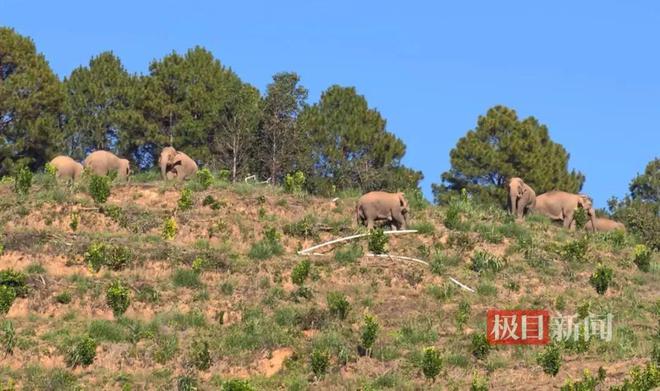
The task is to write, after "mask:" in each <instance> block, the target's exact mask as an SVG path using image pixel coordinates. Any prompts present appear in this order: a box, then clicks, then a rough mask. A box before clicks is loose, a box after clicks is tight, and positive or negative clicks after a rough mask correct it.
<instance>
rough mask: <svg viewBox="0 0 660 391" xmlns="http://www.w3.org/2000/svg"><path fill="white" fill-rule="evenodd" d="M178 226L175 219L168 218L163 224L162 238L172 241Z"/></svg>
mask: <svg viewBox="0 0 660 391" xmlns="http://www.w3.org/2000/svg"><path fill="white" fill-rule="evenodd" d="M176 231H177V225H176V220H174V217H168V218H167V219H165V222H164V223H163V232H162V236H163V238H164V239H166V240H172V239H174V237H175V236H176Z"/></svg>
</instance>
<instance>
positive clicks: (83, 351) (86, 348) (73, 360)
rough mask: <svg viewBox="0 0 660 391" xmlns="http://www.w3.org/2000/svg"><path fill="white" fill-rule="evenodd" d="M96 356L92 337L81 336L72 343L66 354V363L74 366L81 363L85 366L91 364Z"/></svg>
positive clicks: (94, 341)
mask: <svg viewBox="0 0 660 391" xmlns="http://www.w3.org/2000/svg"><path fill="white" fill-rule="evenodd" d="M94 358H96V340H95V339H94V338H92V337H89V336H86V337H81V338H79V339H78V341H75V342H74V343H73V344H72V347H71V349H69V351H68V352H67V355H66V359H65V361H66V365H68V366H69V367H71V368H76V367H77V366H79V365H81V366H83V367H87V366H89V365H92V363H93V362H94Z"/></svg>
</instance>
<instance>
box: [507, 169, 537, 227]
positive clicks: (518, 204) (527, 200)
mask: <svg viewBox="0 0 660 391" xmlns="http://www.w3.org/2000/svg"><path fill="white" fill-rule="evenodd" d="M507 185H508V186H507V187H508V191H509V199H508V205H509V211H510V212H511V214H512V215H514V216H516V218H517V219H522V218H523V215H524V214H525V211H529V210H532V209H534V204H536V192H535V191H534V189H532V188H531V187H530V186H529V185H528V184H526V183H525V182H523V180H522V179H520V178H518V177H514V178H511V179H509V183H508V184H507Z"/></svg>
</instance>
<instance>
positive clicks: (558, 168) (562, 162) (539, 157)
mask: <svg viewBox="0 0 660 391" xmlns="http://www.w3.org/2000/svg"><path fill="white" fill-rule="evenodd" d="M450 157H451V168H450V170H449V171H448V172H445V173H443V174H442V181H443V184H433V194H434V196H435V200H436V202H438V203H440V202H443V201H445V200H446V199H447V197H449V196H450V195H451V194H456V193H457V192H460V190H461V189H463V188H465V189H466V190H467V192H468V193H469V194H471V195H472V196H474V197H476V198H479V199H481V200H482V201H485V202H494V203H499V204H504V203H505V202H506V192H505V190H504V186H505V183H506V180H507V178H510V177H514V176H517V177H521V178H523V180H524V181H525V182H526V183H527V184H529V185H530V186H531V187H532V188H533V189H534V190H535V191H536V194H541V193H544V192H547V191H550V190H553V189H557V190H563V191H567V192H571V193H577V192H579V191H580V189H581V188H582V184H583V183H584V179H585V177H584V175H583V174H582V173H580V172H576V171H575V170H572V171H570V172H569V170H568V159H569V157H570V156H569V154H568V153H567V152H566V150H565V149H564V147H562V146H561V145H560V144H557V143H555V142H553V141H552V140H551V139H550V136H549V134H548V128H547V127H546V126H545V125H543V124H540V123H539V122H538V120H537V119H536V118H534V117H528V118H525V119H524V120H522V121H521V120H519V119H518V116H517V114H516V112H515V111H514V110H512V109H509V108H507V107H504V106H495V107H493V108H491V109H489V110H488V113H487V114H486V115H485V116H479V119H478V121H477V127H476V129H474V130H470V131H469V132H468V133H467V134H466V135H465V136H464V137H462V138H461V139H460V140H459V141H458V144H457V145H456V147H455V148H454V149H452V150H451V152H450Z"/></svg>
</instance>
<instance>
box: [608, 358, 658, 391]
mask: <svg viewBox="0 0 660 391" xmlns="http://www.w3.org/2000/svg"><path fill="white" fill-rule="evenodd" d="M629 375H630V379H625V380H624V382H623V384H622V385H621V386H619V387H616V386H613V387H610V391H651V390H655V389H656V388H657V387H659V386H660V368H659V367H658V365H657V364H656V363H653V362H650V363H648V364H646V367H644V368H640V367H638V366H634V367H633V369H631V370H630V374H629Z"/></svg>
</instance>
